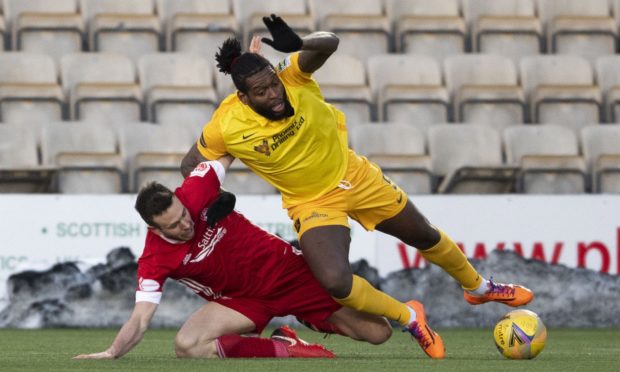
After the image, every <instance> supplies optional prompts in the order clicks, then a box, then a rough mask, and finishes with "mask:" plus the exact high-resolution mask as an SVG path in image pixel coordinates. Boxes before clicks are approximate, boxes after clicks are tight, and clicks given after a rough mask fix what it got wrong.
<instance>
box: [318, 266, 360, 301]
mask: <svg viewBox="0 0 620 372" xmlns="http://www.w3.org/2000/svg"><path fill="white" fill-rule="evenodd" d="M319 280H320V281H321V285H323V288H325V289H326V290H327V292H329V294H330V295H332V296H333V297H336V298H345V297H347V296H348V295H349V294H350V293H351V287H352V285H353V281H352V280H353V277H352V274H351V272H350V271H348V270H337V269H336V270H327V271H325V272H324V273H323V275H321V278H320V279H319Z"/></svg>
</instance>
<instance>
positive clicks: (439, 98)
mask: <svg viewBox="0 0 620 372" xmlns="http://www.w3.org/2000/svg"><path fill="white" fill-rule="evenodd" d="M368 80H369V84H370V89H371V91H372V94H373V100H374V101H375V102H377V112H378V117H379V120H380V121H392V122H404V123H415V124H425V123H443V122H447V121H448V119H449V104H448V103H449V98H448V93H447V90H446V88H445V87H443V86H442V77H441V68H440V67H439V64H438V63H437V62H436V61H435V60H434V59H433V58H431V57H428V56H423V55H409V54H407V55H402V54H400V55H396V54H383V55H377V56H373V57H370V59H369V60H368Z"/></svg>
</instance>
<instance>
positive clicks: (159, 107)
mask: <svg viewBox="0 0 620 372" xmlns="http://www.w3.org/2000/svg"><path fill="white" fill-rule="evenodd" d="M138 73H139V76H140V84H141V85H142V90H143V91H144V95H145V101H146V107H147V113H148V120H149V121H151V122H157V123H161V124H166V125H176V124H177V123H179V122H196V123H199V124H204V123H205V122H207V121H208V120H209V118H210V117H211V114H212V113H213V111H214V110H215V107H216V105H217V95H216V93H215V88H214V87H213V73H212V72H211V64H210V62H209V61H208V60H207V58H206V57H204V56H201V55H196V54H184V53H157V54H147V55H144V56H142V57H140V59H139V61H138Z"/></svg>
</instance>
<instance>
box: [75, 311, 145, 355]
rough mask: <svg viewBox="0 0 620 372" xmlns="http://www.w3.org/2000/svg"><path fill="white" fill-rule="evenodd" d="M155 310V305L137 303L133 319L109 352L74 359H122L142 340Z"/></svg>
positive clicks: (132, 314) (118, 335) (130, 319)
mask: <svg viewBox="0 0 620 372" xmlns="http://www.w3.org/2000/svg"><path fill="white" fill-rule="evenodd" d="M155 310H157V304H155V303H152V302H137V303H136V305H135V307H134V309H133V312H132V313H131V317H130V318H129V320H128V321H127V322H126V323H125V324H124V325H123V327H122V328H121V330H120V331H119V332H118V334H117V335H116V338H115V339H114V342H112V345H110V347H109V348H108V349H107V350H105V351H102V352H99V353H92V354H80V355H77V356H75V357H73V359H116V358H120V357H122V356H123V355H125V354H127V353H128V352H129V351H130V350H131V349H133V347H134V346H136V345H137V344H138V343H139V342H140V341H141V340H142V337H143V336H144V333H145V332H146V330H147V329H148V327H149V324H150V322H151V319H152V318H153V315H154V314H155Z"/></svg>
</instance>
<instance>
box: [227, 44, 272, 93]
mask: <svg viewBox="0 0 620 372" xmlns="http://www.w3.org/2000/svg"><path fill="white" fill-rule="evenodd" d="M215 60H216V61H217V68H218V69H219V70H220V71H221V72H223V73H225V74H229V75H230V76H231V77H232V79H233V83H235V87H236V88H237V89H239V91H240V92H243V93H247V88H248V87H247V85H246V84H245V79H247V78H249V77H250V76H252V75H254V74H255V73H257V72H259V71H261V70H262V69H264V68H265V67H269V66H271V63H270V62H269V61H268V60H267V59H266V58H265V57H263V56H261V55H260V54H256V53H241V43H240V42H239V40H237V39H234V38H228V39H227V40H226V41H225V42H224V44H222V46H221V47H220V48H219V52H218V53H215Z"/></svg>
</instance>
